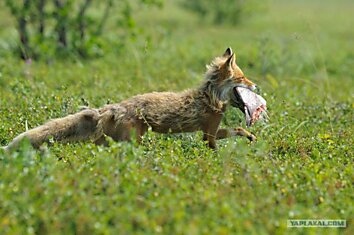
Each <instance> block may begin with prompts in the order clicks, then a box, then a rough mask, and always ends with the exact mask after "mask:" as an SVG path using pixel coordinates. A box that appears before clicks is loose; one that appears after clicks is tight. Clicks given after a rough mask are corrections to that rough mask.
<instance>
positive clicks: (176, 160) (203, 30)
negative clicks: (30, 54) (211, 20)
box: [0, 0, 354, 234]
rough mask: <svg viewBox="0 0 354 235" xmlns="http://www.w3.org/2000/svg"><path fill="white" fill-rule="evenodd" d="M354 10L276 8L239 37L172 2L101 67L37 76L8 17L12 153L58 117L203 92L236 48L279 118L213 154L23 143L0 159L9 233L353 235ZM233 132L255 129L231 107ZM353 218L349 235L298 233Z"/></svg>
mask: <svg viewBox="0 0 354 235" xmlns="http://www.w3.org/2000/svg"><path fill="white" fill-rule="evenodd" d="M353 7H354V3H353V2H352V1H336V2H335V1H319V0H318V1H311V2H308V1H292V2H287V1H272V2H270V4H269V9H268V11H267V12H263V13H259V14H258V15H256V16H253V17H250V18H249V19H244V20H243V21H242V24H241V25H239V26H235V27H231V26H212V25H209V24H207V25H205V24H203V22H201V21H200V20H198V19H196V18H195V16H194V15H192V14H191V13H189V12H186V11H184V10H182V9H180V8H178V7H177V6H176V4H174V3H173V2H171V1H168V2H167V3H166V4H165V7H164V8H163V9H162V10H157V9H141V11H139V14H138V15H137V16H136V17H137V24H138V25H139V26H140V27H142V30H141V32H139V33H140V34H139V37H137V38H136V39H135V40H132V41H128V42H127V43H126V47H125V48H124V49H121V48H115V47H114V46H113V45H116V44H115V43H114V42H115V41H116V40H120V38H118V37H116V35H115V33H116V32H113V31H111V32H109V33H108V34H107V38H109V39H108V40H107V41H108V42H109V41H111V42H112V44H111V45H112V46H110V44H107V48H106V51H108V52H107V53H106V55H105V56H104V57H103V58H97V59H93V60H90V61H73V60H66V61H60V60H54V61H51V62H50V63H45V62H33V63H32V64H31V65H28V64H25V63H24V62H21V61H19V60H18V59H17V58H15V57H14V56H13V55H12V54H11V53H10V52H9V48H11V46H13V43H14V40H15V39H16V31H15V30H14V28H13V27H14V22H13V21H12V19H11V18H10V17H9V16H8V14H7V12H5V11H4V10H3V9H2V10H0V15H1V16H3V17H2V18H3V19H4V21H1V22H0V26H1V27H0V54H1V55H2V56H0V120H1V122H0V145H6V144H7V143H8V142H9V141H11V140H12V138H14V137H15V136H16V135H18V134H19V133H21V132H23V131H24V130H25V125H26V123H28V127H29V128H32V127H35V126H37V125H40V124H42V123H43V122H44V121H46V120H48V119H50V118H56V117H61V116H64V115H67V114H69V113H73V112H75V111H76V110H77V109H78V107H79V106H80V105H86V104H89V105H90V106H93V107H98V106H102V105H104V104H106V103H112V102H119V101H120V100H122V99H124V98H127V97H130V96H132V95H135V94H139V93H144V92H149V91H165V90H172V91H180V90H183V89H187V88H190V87H193V86H197V85H198V84H200V82H201V81H202V79H203V73H204V71H205V64H207V63H209V62H210V60H211V58H213V57H214V56H217V55H220V54H221V53H222V52H223V51H224V50H225V48H226V47H227V46H231V47H232V48H233V49H234V51H236V53H237V58H238V59H237V62H238V64H239V65H240V67H241V68H242V69H243V71H244V72H245V74H246V75H247V76H248V77H250V78H251V80H253V81H255V82H256V83H257V84H258V85H259V86H260V87H261V93H262V95H263V96H264V97H265V98H266V100H267V102H268V108H269V112H270V115H271V120H270V122H269V123H267V124H263V125H262V124H261V123H259V124H257V125H256V126H254V127H252V128H251V129H250V130H251V131H252V132H253V133H255V134H256V135H257V137H258V141H257V142H256V143H254V144H249V143H248V141H247V140H245V139H241V138H232V139H228V140H222V141H219V142H218V146H219V150H218V151H217V152H213V151H211V150H209V149H208V148H207V147H205V143H203V141H202V137H201V133H195V134H181V135H158V134H154V133H148V134H147V135H146V136H145V138H144V143H143V144H142V145H140V146H138V145H137V144H136V143H113V142H112V143H111V144H110V146H109V147H106V148H104V147H97V146H94V145H93V144H90V143H78V144H72V145H62V144H54V146H50V147H48V148H46V149H44V150H43V151H34V150H33V149H32V148H31V147H29V146H28V145H26V144H24V145H23V146H22V148H21V149H20V150H19V151H18V152H15V153H12V154H5V153H0V234H26V233H28V234H32V233H36V234H37V233H45V234H46V233H48V234H59V233H60V234H73V233H78V234H91V233H97V234H110V233H112V234H115V233H119V234H230V233H234V234H236V233H238V234H241V233H246V234H283V233H290V234H353V233H354V229H353V222H354V220H353V218H354V217H353V199H354V197H353V195H354V191H353V182H354V178H353V176H354V174H353V146H354V143H353V135H354V130H353V120H354V115H353V109H354V101H353V97H354V79H353V78H354V76H353V73H352V72H353V68H354V47H353V43H352V39H353V38H354V31H353V30H351V29H352V25H353V23H354V21H353V16H352V9H353ZM222 125H223V126H232V127H233V126H238V125H242V126H245V123H244V120H243V116H242V114H241V113H240V112H239V111H237V110H235V109H230V110H228V111H227V113H226V115H225V120H224V122H223V124H222ZM288 219H346V220H347V224H348V227H347V228H346V229H337V228H287V225H286V222H287V220H288Z"/></svg>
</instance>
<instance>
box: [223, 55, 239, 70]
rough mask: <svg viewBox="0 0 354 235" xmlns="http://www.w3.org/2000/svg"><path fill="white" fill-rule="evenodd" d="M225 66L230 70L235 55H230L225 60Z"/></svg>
mask: <svg viewBox="0 0 354 235" xmlns="http://www.w3.org/2000/svg"><path fill="white" fill-rule="evenodd" d="M225 64H226V65H227V66H228V67H229V68H231V67H232V65H233V64H236V55H235V53H232V55H231V56H230V57H229V58H228V59H227V61H226V62H225Z"/></svg>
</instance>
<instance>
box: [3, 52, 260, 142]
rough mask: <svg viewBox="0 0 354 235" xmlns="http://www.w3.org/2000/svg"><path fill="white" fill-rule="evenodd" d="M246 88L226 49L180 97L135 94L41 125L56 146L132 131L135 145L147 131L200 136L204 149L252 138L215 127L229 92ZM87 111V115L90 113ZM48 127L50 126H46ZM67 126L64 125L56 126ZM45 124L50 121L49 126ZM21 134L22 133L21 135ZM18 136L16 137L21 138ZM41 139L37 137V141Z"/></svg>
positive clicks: (123, 135) (247, 83)
mask: <svg viewBox="0 0 354 235" xmlns="http://www.w3.org/2000/svg"><path fill="white" fill-rule="evenodd" d="M236 86H242V87H247V88H249V89H251V90H254V89H255V87H256V85H255V84H254V83H253V82H251V81H250V80H248V79H247V78H246V77H245V75H244V74H243V72H242V70H241V69H240V68H239V67H238V66H237V64H236V55H235V54H234V53H233V52H232V49H231V48H227V49H226V51H225V52H224V54H223V55H222V56H218V57H216V58H214V60H213V61H212V62H211V63H210V64H209V65H207V71H206V75H205V80H204V82H203V83H202V84H201V85H200V86H199V87H198V88H196V89H191V90H186V91H182V92H177V93H176V92H152V93H147V94H142V95H137V96H134V97H132V98H129V99H127V100H124V101H122V102H120V103H117V104H110V105H106V106H104V107H102V108H100V109H97V112H98V113H97V114H92V115H94V118H84V119H83V118H82V115H81V116H80V115H79V114H74V115H72V118H63V119H56V123H55V124H54V123H53V124H52V125H47V126H48V128H50V129H51V131H49V133H50V135H53V136H55V137H56V139H57V140H59V141H77V140H84V139H89V138H91V139H92V138H93V137H94V142H95V143H96V144H105V143H106V140H105V136H110V137H111V138H112V139H113V140H115V141H129V140H131V138H132V137H131V133H132V130H135V134H136V139H137V142H139V143H140V142H141V140H142V136H143V135H144V133H145V132H146V131H147V130H148V128H149V127H151V129H152V131H155V132H158V133H180V132H194V131H198V130H201V131H203V139H204V140H205V141H207V143H208V145H209V147H210V148H213V149H214V148H216V139H223V138H228V137H231V136H236V135H239V136H245V137H247V138H248V139H249V140H251V141H253V140H255V138H256V137H255V136H254V135H252V134H251V133H249V132H248V131H246V130H244V129H243V128H241V127H238V128H229V129H220V128H219V125H220V122H221V119H222V117H223V113H224V112H225V110H226V108H227V105H228V103H229V101H230V98H231V95H232V91H233V88H234V87H236ZM92 112H93V111H92ZM88 120H94V121H93V123H91V124H90V125H89V128H87V125H79V124H80V123H81V122H88ZM52 122H53V121H52ZM61 122H63V123H67V122H69V123H67V124H62V123H61ZM49 123H51V122H49ZM56 125H60V126H61V127H64V126H67V128H72V125H74V126H75V127H80V128H85V130H77V131H75V132H70V139H68V138H66V137H67V136H66V134H62V133H66V132H65V131H63V130H60V133H57V132H59V130H58V131H57V128H56ZM42 131H43V128H35V129H33V130H30V131H29V132H31V133H34V132H42ZM25 133H26V132H25ZM23 135H24V134H21V135H20V136H23ZM24 136H26V137H27V138H29V139H30V141H31V143H32V142H33V141H32V138H33V136H36V140H35V145H34V147H38V146H39V145H40V144H41V143H43V142H45V141H47V138H48V137H47V136H48V135H41V134H31V135H28V134H27V135H24ZM42 136H43V137H42ZM19 139H22V138H19V137H17V138H15V139H14V140H13V142H12V143H10V144H9V146H13V145H15V144H14V142H16V143H17V142H18V140H19Z"/></svg>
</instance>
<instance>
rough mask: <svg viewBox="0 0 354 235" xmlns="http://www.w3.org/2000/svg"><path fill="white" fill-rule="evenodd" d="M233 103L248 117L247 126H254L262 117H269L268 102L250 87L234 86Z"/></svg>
mask: <svg viewBox="0 0 354 235" xmlns="http://www.w3.org/2000/svg"><path fill="white" fill-rule="evenodd" d="M231 105H232V106H233V107H236V108H239V109H240V110H241V111H242V112H243V113H244V114H245V118H246V126H247V127H250V126H252V125H253V124H254V123H255V122H256V121H258V120H260V119H268V115H267V102H266V101H265V99H264V98H263V97H262V96H260V95H257V94H256V93H254V92H253V91H251V90H250V89H248V88H244V87H238V86H237V87H234V88H233V92H232V95H231Z"/></svg>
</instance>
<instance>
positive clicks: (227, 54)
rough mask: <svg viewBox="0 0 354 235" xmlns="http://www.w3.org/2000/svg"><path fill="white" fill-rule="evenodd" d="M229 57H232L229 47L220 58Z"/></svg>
mask: <svg viewBox="0 0 354 235" xmlns="http://www.w3.org/2000/svg"><path fill="white" fill-rule="evenodd" d="M230 55H232V49H231V47H228V48H227V49H226V51H225V52H224V54H223V55H222V56H224V57H226V56H227V57H228V56H230Z"/></svg>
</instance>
